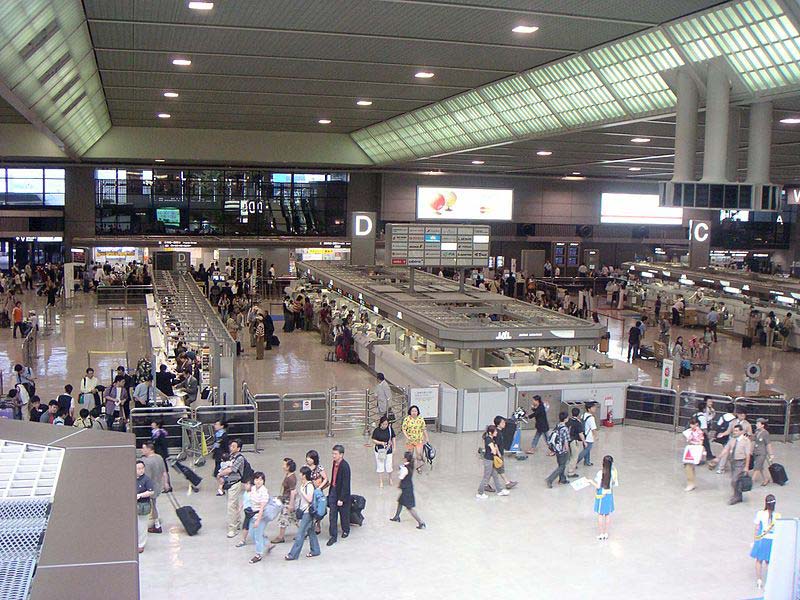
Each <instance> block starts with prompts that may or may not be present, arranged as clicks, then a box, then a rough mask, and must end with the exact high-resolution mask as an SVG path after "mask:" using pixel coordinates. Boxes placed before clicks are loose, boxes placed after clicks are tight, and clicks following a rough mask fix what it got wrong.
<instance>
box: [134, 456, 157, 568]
mask: <svg viewBox="0 0 800 600" xmlns="http://www.w3.org/2000/svg"><path fill="white" fill-rule="evenodd" d="M153 494H154V491H153V482H152V481H150V478H149V477H148V476H147V475H145V472H144V463H143V462H142V461H141V460H137V461H136V515H137V516H136V521H137V524H138V528H137V534H138V535H137V540H138V546H139V554H141V553H142V552H144V547H145V544H147V522H148V519H149V516H150V510H151V509H150V499H151V498H152V496H153Z"/></svg>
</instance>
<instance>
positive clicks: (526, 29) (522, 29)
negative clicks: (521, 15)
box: [511, 25, 539, 33]
mask: <svg viewBox="0 0 800 600" xmlns="http://www.w3.org/2000/svg"><path fill="white" fill-rule="evenodd" d="M511 31H513V32H514V33H533V32H534V31H539V28H538V27H534V26H531V25H517V26H516V27H514V29H512V30H511Z"/></svg>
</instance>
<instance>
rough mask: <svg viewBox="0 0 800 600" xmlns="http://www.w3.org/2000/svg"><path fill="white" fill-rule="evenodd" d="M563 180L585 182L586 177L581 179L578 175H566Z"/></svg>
mask: <svg viewBox="0 0 800 600" xmlns="http://www.w3.org/2000/svg"><path fill="white" fill-rule="evenodd" d="M561 179H563V180H564V181H584V180H585V179H586V177H579V176H577V175H566V176H564V177H562V178H561Z"/></svg>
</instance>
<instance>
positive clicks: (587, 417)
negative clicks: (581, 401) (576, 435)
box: [576, 401, 599, 467]
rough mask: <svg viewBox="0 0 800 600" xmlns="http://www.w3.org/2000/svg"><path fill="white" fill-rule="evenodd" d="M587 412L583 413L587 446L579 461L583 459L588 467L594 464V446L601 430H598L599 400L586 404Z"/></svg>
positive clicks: (582, 451)
mask: <svg viewBox="0 0 800 600" xmlns="http://www.w3.org/2000/svg"><path fill="white" fill-rule="evenodd" d="M585 406H586V412H585V413H583V436H584V440H585V442H586V443H585V446H584V448H583V450H581V452H580V454H579V455H578V460H577V461H576V463H577V462H580V461H581V460H583V464H584V465H585V466H587V467H591V466H592V464H593V463H592V446H594V445H595V443H596V442H597V441H598V438H599V435H598V434H599V432H598V431H597V406H598V405H597V402H594V401H591V402H587V403H586V404H585Z"/></svg>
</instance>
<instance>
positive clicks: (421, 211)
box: [417, 186, 514, 222]
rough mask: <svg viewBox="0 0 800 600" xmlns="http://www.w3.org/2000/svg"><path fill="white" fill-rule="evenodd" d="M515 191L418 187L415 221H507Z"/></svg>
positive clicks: (509, 218)
mask: <svg viewBox="0 0 800 600" xmlns="http://www.w3.org/2000/svg"><path fill="white" fill-rule="evenodd" d="M513 205H514V190H510V189H493V188H447V187H426V186H418V187H417V219H422V220H435V221H460V222H461V221H510V220H511V213H512V209H513Z"/></svg>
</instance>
